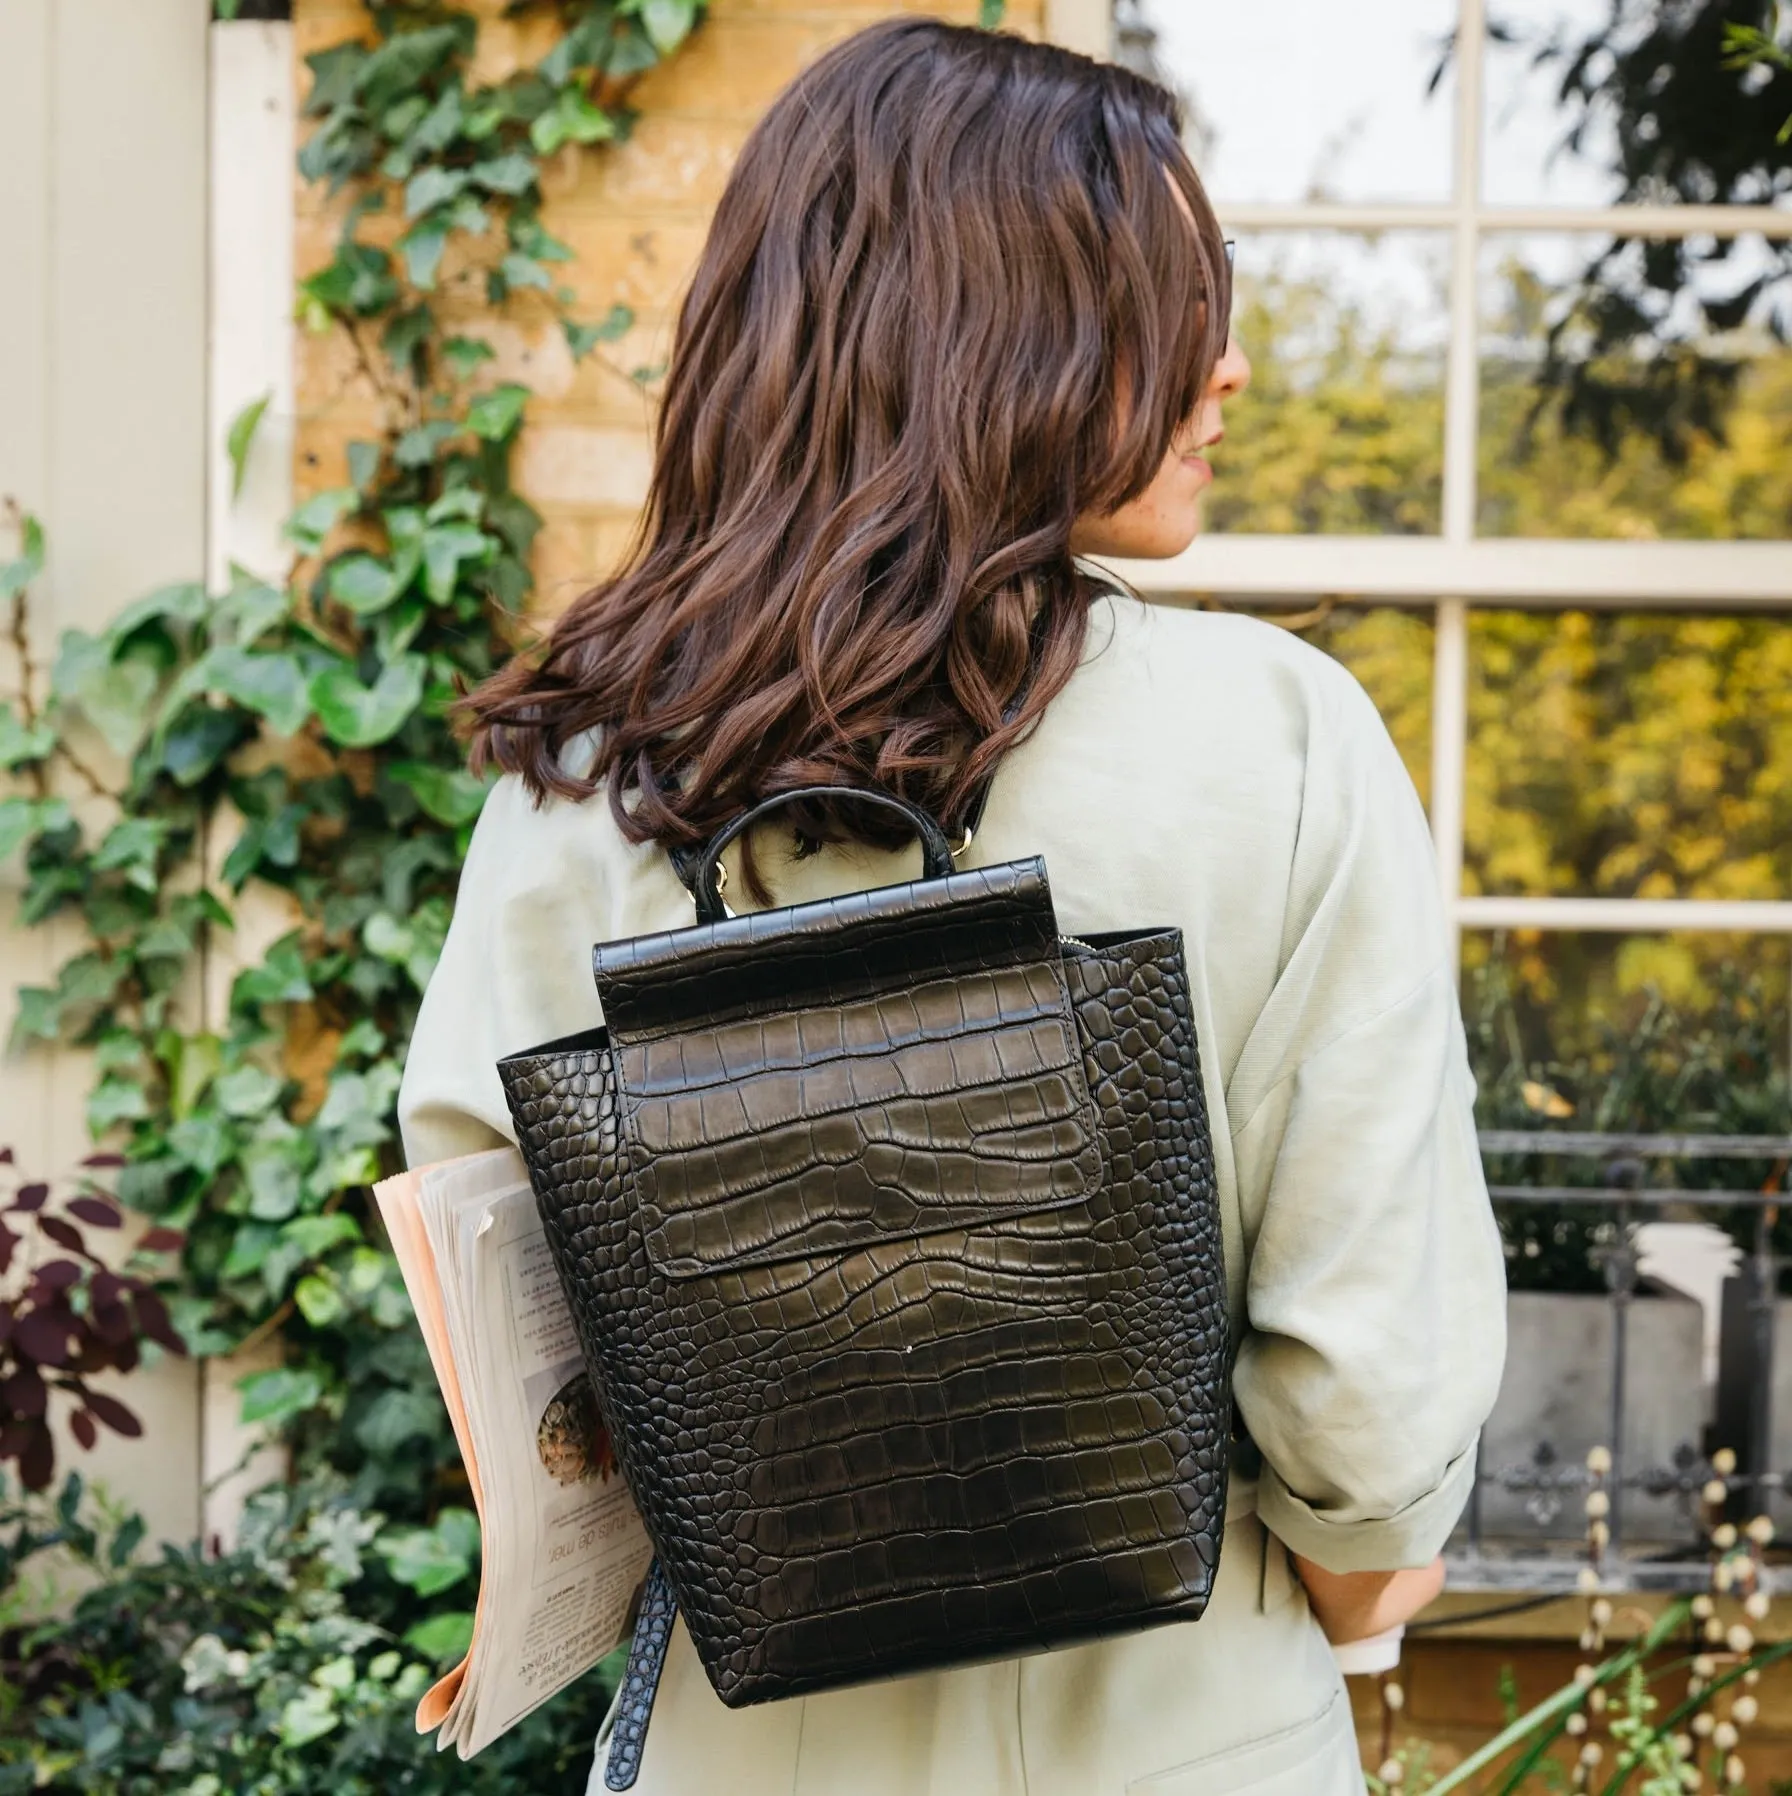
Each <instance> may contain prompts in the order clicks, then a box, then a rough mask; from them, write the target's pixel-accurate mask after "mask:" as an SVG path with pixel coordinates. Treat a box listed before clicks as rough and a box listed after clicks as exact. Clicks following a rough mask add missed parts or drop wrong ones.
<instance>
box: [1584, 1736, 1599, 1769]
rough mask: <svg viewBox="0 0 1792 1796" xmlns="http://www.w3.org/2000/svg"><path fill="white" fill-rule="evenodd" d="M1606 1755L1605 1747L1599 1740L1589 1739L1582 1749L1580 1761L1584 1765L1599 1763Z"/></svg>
mask: <svg viewBox="0 0 1792 1796" xmlns="http://www.w3.org/2000/svg"><path fill="white" fill-rule="evenodd" d="M1604 1757H1605V1748H1604V1747H1603V1746H1601V1745H1600V1744H1599V1742H1598V1741H1597V1740H1589V1741H1588V1742H1587V1743H1586V1745H1584V1746H1583V1747H1582V1748H1581V1749H1580V1762H1581V1763H1582V1764H1583V1765H1587V1766H1593V1765H1597V1764H1598V1763H1599V1761H1600V1760H1601V1759H1602V1758H1604Z"/></svg>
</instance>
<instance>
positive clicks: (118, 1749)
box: [0, 1480, 614, 1796]
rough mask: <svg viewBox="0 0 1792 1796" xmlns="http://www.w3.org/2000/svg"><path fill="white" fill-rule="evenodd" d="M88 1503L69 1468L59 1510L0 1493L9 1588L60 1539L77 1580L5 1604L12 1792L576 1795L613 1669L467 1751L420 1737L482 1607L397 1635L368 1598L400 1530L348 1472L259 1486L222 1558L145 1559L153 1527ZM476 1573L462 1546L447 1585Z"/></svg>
mask: <svg viewBox="0 0 1792 1796" xmlns="http://www.w3.org/2000/svg"><path fill="white" fill-rule="evenodd" d="M94 1507H95V1506H94V1505H93V1504H92V1503H91V1502H85V1501H83V1496H82V1491H81V1487H80V1484H79V1481H78V1480H71V1481H70V1482H69V1483H68V1485H66V1486H65V1487H64V1489H63V1491H62V1492H61V1494H60V1496H59V1498H58V1500H57V1502H56V1503H55V1504H54V1505H53V1506H47V1505H44V1504H42V1503H34V1502H19V1501H17V1500H14V1499H13V1498H12V1496H11V1493H10V1492H6V1491H4V1490H3V1489H0V1572H4V1574H5V1585H6V1588H7V1589H8V1590H9V1591H14V1592H19V1591H21V1590H23V1589H24V1588H25V1586H26V1583H27V1574H28V1573H29V1572H30V1571H31V1569H32V1568H33V1567H34V1566H35V1565H36V1564H39V1563H43V1562H45V1561H46V1559H47V1556H48V1555H49V1554H50V1553H51V1551H52V1549H55V1550H56V1551H57V1552H59V1553H60V1555H61V1558H60V1564H61V1566H62V1567H64V1568H67V1567H68V1566H69V1565H71V1564H72V1566H73V1567H74V1568H76V1569H77V1570H78V1571H79V1572H80V1573H81V1574H82V1576H81V1583H82V1585H83V1586H85V1587H84V1588H82V1590H81V1594H79V1595H78V1596H77V1597H76V1598H75V1599H74V1601H73V1603H72V1605H71V1604H69V1603H68V1601H67V1592H66V1590H65V1591H64V1593H63V1602H62V1603H61V1604H60V1605H59V1606H57V1607H56V1608H55V1609H53V1610H51V1617H52V1618H51V1619H49V1620H47V1621H35V1622H34V1621H32V1620H31V1619H29V1618H28V1616H27V1615H26V1614H25V1612H24V1610H23V1607H22V1606H21V1605H19V1604H17V1603H15V1604H14V1606H13V1608H12V1610H11V1612H9V1613H7V1612H0V1796H5V1793H10V1792H14V1791H17V1792H21V1793H22V1792H25V1791H28V1790H34V1789H42V1788H51V1789H55V1790H57V1791H67V1792H71V1793H72V1792H80V1793H82V1796H151V1793H152V1792H153V1793H155V1796H287V1793H289V1792H291V1793H293V1796H298V1793H300V1792H303V1793H305V1796H311V1793H312V1792H315V1791H318V1790H330V1791H332V1792H335V1793H337V1796H387V1792H389V1791H392V1790H404V1791H414V1792H418V1793H420V1796H421V1793H426V1792H431V1791H441V1792H444V1793H445V1796H446V1793H447V1792H453V1793H454V1796H514V1793H515V1792H517V1791H521V1790H527V1791H529V1792H530V1793H531V1796H555V1793H556V1792H561V1793H564V1796H574V1793H576V1792H578V1791H582V1790H583V1789H584V1787H585V1774H586V1770H587V1767H588V1765H589V1762H590V1754H591V1738H592V1735H593V1734H594V1733H595V1731H596V1727H597V1722H598V1718H599V1717H600V1716H601V1714H602V1712H603V1708H604V1705H605V1702H606V1700H607V1689H608V1683H607V1681H606V1678H605V1677H603V1676H599V1677H596V1678H593V1679H590V1680H588V1681H587V1682H586V1683H584V1684H582V1685H579V1686H576V1687H575V1688H574V1689H572V1690H570V1691H568V1692H567V1693H566V1694H565V1695H563V1696H562V1697H561V1698H560V1700H559V1701H558V1702H556V1703H553V1704H551V1705H549V1706H548V1707H547V1708H546V1709H543V1710H540V1711H538V1712H537V1713H536V1714H535V1715H533V1716H531V1717H530V1718H529V1719H528V1720H526V1721H525V1722H523V1723H522V1725H521V1726H520V1727H518V1728H517V1729H516V1730H514V1731H513V1732H512V1733H510V1734H507V1735H506V1736H505V1737H504V1738H503V1739H502V1740H500V1741H498V1742H497V1743H496V1744H494V1745H493V1746H491V1747H489V1748H488V1749H487V1750H486V1751H485V1752H483V1753H481V1754H480V1755H479V1756H478V1757H477V1758H476V1759H474V1760H471V1761H470V1762H467V1763H462V1762H461V1761H460V1759H459V1758H457V1757H456V1756H455V1755H453V1754H451V1753H449V1754H440V1755H438V1754H437V1753H436V1752H435V1751H434V1750H433V1748H431V1747H430V1746H429V1745H428V1743H427V1742H421V1741H419V1740H418V1738H417V1735H416V1731H415V1726H414V1723H413V1720H412V1715H413V1711H414V1710H415V1707H416V1703H417V1698H418V1697H419V1696H420V1695H421V1694H422V1692H423V1691H424V1689H425V1688H427V1686H428V1685H429V1683H430V1681H431V1680H432V1679H433V1678H434V1676H435V1675H436V1674H437V1670H438V1668H439V1667H440V1665H441V1664H442V1663H443V1661H444V1660H446V1659H449V1658H453V1657H457V1656H458V1653H459V1650H460V1648H461V1646H462V1645H464V1640H465V1635H466V1631H467V1625H468V1622H469V1618H468V1617H467V1616H466V1615H465V1614H464V1613H459V1614H447V1613H444V1614H440V1615H437V1616H436V1617H435V1618H433V1621H432V1623H431V1624H428V1625H427V1626H426V1627H417V1628H413V1629H412V1630H411V1634H410V1636H409V1637H407V1638H405V1639H399V1638H396V1637H395V1636H394V1634H393V1633H392V1632H391V1631H389V1629H388V1628H387V1627H386V1626H384V1625H382V1621H381V1618H380V1617H379V1615H378V1614H377V1613H372V1614H370V1612H369V1610H370V1604H369V1600H368V1599H369V1587H370V1585H371V1584H372V1583H374V1582H375V1581H377V1580H378V1578H379V1562H380V1559H381V1557H382V1556H384V1557H386V1558H388V1559H390V1558H391V1557H393V1556H394V1553H393V1548H392V1546H391V1544H390V1542H391V1539H392V1531H391V1530H389V1529H387V1528H385V1526H384V1524H383V1523H382V1520H381V1518H380V1517H379V1516H378V1515H377V1514H376V1513H373V1512H369V1511H365V1510H363V1509H360V1508H358V1507H356V1506H355V1505H354V1504H353V1503H351V1502H349V1501H348V1500H347V1498H346V1496H345V1495H344V1493H343V1492H342V1491H341V1490H340V1489H339V1488H334V1487H332V1486H331V1485H330V1484H329V1483H328V1482H323V1483H313V1484H311V1485H309V1486H307V1487H304V1488H302V1489H298V1490H284V1489H276V1490H269V1491H264V1492H263V1493H261V1495H259V1496H258V1497H256V1498H255V1499H254V1500H253V1501H252V1502H251V1504H250V1506H249V1510H248V1513H247V1515H246V1517H245V1519H244V1524H243V1532H242V1538H241V1541H240V1543H239V1544H238V1546H237V1548H236V1550H235V1551H233V1552H231V1553H227V1554H225V1555H223V1556H221V1557H217V1558H210V1557H207V1555H206V1554H205V1553H204V1552H202V1551H201V1550H200V1549H199V1548H198V1547H194V1548H191V1549H186V1550H177V1549H175V1548H172V1547H168V1548H164V1549H163V1550H162V1553H161V1556H160V1557H159V1558H157V1559H154V1560H148V1561H145V1560H142V1559H140V1558H139V1557H138V1543H139V1541H140V1539H141V1535H142V1525H141V1523H139V1522H135V1521H129V1520H126V1521H120V1520H119V1519H118V1518H117V1517H116V1516H105V1515H96V1514H95V1513H94ZM464 1537H465V1530H464V1527H463V1528H462V1538H463V1541H464ZM398 1538H399V1539H403V1538H404V1537H403V1536H402V1535H400V1536H398ZM471 1570H472V1564H471V1561H465V1562H463V1563H462V1564H461V1566H460V1569H459V1572H458V1573H457V1577H456V1580H455V1581H456V1582H463V1581H464V1579H465V1578H466V1577H467V1576H468V1575H469V1574H470V1573H471ZM437 1587H438V1588H439V1587H440V1586H437ZM47 1588H48V1587H46V1589H45V1590H42V1591H39V1592H37V1593H36V1594H37V1595H38V1596H39V1597H40V1599H41V1598H42V1597H43V1596H44V1595H45V1594H47ZM395 1594H397V1595H398V1596H403V1595H404V1594H405V1593H404V1592H403V1591H402V1590H398V1591H396V1593H395ZM465 1594H466V1593H465V1590H464V1587H463V1589H462V1598H463V1600H464V1597H465ZM45 1607H46V1605H44V1604H42V1603H41V1601H40V1603H39V1604H38V1612H39V1613H43V1612H44V1608H45ZM607 1669H608V1670H609V1672H610V1674H611V1675H610V1679H609V1680H608V1681H611V1682H613V1676H614V1667H609V1668H607Z"/></svg>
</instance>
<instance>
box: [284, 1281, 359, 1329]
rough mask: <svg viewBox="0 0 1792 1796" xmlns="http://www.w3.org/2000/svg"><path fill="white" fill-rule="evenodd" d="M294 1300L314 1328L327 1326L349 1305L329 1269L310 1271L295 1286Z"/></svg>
mask: <svg viewBox="0 0 1792 1796" xmlns="http://www.w3.org/2000/svg"><path fill="white" fill-rule="evenodd" d="M292 1300H293V1302H294V1303H295V1304H297V1305H298V1309H299V1314H300V1315H301V1316H303V1317H304V1318H305V1320H306V1321H307V1322H309V1323H310V1324H311V1326H312V1327H313V1328H327V1327H329V1325H330V1324H331V1323H332V1322H334V1321H336V1320H337V1319H338V1318H339V1317H340V1316H341V1315H342V1313H343V1311H344V1310H345V1309H346V1308H347V1307H348V1306H347V1305H346V1304H345V1303H344V1302H343V1300H342V1291H341V1288H340V1287H339V1286H338V1285H337V1283H336V1280H335V1279H334V1277H332V1276H331V1274H330V1273H329V1272H328V1271H323V1272H308V1273H307V1274H306V1275H305V1276H304V1277H303V1278H302V1279H300V1280H299V1282H298V1283H297V1284H296V1285H294V1286H293V1292H292Z"/></svg>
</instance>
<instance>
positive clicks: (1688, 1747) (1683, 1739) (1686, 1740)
mask: <svg viewBox="0 0 1792 1796" xmlns="http://www.w3.org/2000/svg"><path fill="white" fill-rule="evenodd" d="M1668 1744H1669V1745H1670V1746H1671V1747H1673V1749H1674V1756H1675V1757H1676V1758H1682V1759H1689V1758H1691V1757H1692V1735H1691V1734H1685V1733H1681V1734H1676V1735H1675V1736H1674V1737H1673V1739H1671V1740H1670V1741H1669V1742H1668Z"/></svg>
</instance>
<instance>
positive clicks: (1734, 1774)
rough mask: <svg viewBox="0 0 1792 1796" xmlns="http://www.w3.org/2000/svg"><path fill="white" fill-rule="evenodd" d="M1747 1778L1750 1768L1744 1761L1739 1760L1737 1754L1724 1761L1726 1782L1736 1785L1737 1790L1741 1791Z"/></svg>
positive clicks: (1732, 1754)
mask: <svg viewBox="0 0 1792 1796" xmlns="http://www.w3.org/2000/svg"><path fill="white" fill-rule="evenodd" d="M1747 1776H1748V1767H1747V1766H1746V1765H1744V1764H1743V1762H1742V1760H1741V1759H1740V1758H1738V1757H1737V1756H1736V1754H1735V1753H1731V1754H1730V1756H1729V1757H1728V1758H1727V1759H1725V1760H1724V1782H1725V1783H1728V1784H1734V1785H1735V1786H1736V1788H1737V1789H1741V1788H1742V1785H1743V1780H1744V1779H1745V1778H1746V1777H1747Z"/></svg>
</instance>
